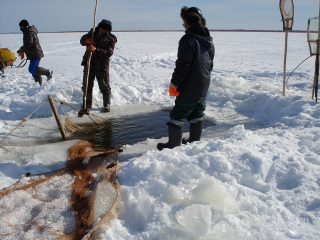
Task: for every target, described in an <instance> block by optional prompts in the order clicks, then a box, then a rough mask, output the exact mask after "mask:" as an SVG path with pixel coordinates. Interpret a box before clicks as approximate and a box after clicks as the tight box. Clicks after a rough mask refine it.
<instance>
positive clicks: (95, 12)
mask: <svg viewBox="0 0 320 240" xmlns="http://www.w3.org/2000/svg"><path fill="white" fill-rule="evenodd" d="M97 8H98V0H96V7H95V9H94V20H93V30H92V38H93V37H94V31H95V29H96V16H97ZM91 56H92V52H89V58H88V63H87V69H86V82H85V86H84V88H85V89H84V94H83V107H82V110H84V109H86V108H87V106H86V100H87V91H88V79H89V72H90V61H91Z"/></svg>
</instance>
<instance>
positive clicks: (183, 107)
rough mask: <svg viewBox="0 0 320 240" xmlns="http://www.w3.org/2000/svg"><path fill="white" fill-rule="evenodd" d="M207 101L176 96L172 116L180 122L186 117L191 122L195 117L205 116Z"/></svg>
mask: <svg viewBox="0 0 320 240" xmlns="http://www.w3.org/2000/svg"><path fill="white" fill-rule="evenodd" d="M205 109H206V102H205V101H201V102H190V101H188V100H185V99H183V98H181V97H179V96H178V97H176V101H175V105H174V107H173V109H172V110H171V112H170V118H171V119H172V120H176V121H179V122H184V121H185V120H186V119H187V120H188V121H189V122H190V121H192V120H194V119H200V118H202V117H203V116H204V110H205Z"/></svg>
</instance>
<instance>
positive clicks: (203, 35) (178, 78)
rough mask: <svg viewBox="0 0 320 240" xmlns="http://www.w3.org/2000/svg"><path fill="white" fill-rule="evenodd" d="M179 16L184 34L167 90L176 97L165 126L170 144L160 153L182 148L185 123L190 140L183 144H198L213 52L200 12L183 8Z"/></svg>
mask: <svg viewBox="0 0 320 240" xmlns="http://www.w3.org/2000/svg"><path fill="white" fill-rule="evenodd" d="M180 16H181V18H182V20H183V26H184V27H185V29H186V31H185V35H184V36H183V37H182V38H181V39H180V41H179V47H178V59H177V60H176V68H175V69H174V72H173V74H172V78H171V83H170V87H169V94H170V96H175V97H176V100H175V106H174V107H173V109H172V111H171V113H170V118H171V120H170V121H169V122H168V123H167V125H168V132H169V141H168V142H167V143H159V144H158V145H157V148H158V150H160V151H161V150H162V149H164V148H174V147H177V146H180V145H181V140H182V133H183V124H184V121H185V120H186V119H187V120H188V121H189V123H190V136H189V139H183V140H182V143H184V144H186V143H187V142H193V141H199V140H200V138H201V134H202V127H203V116H204V111H205V108H206V103H205V100H206V97H207V92H208V89H209V85H210V78H211V71H212V69H213V58H214V53H215V49H214V45H213V42H212V37H211V36H210V32H209V30H208V29H207V28H206V27H205V26H206V20H205V18H204V17H203V16H202V12H201V10H200V9H198V8H196V7H191V8H188V7H183V8H182V9H181V13H180Z"/></svg>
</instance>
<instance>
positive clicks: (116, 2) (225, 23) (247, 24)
mask: <svg viewBox="0 0 320 240" xmlns="http://www.w3.org/2000/svg"><path fill="white" fill-rule="evenodd" d="M293 2H294V20H295V23H294V25H293V30H306V28H307V23H308V19H309V18H312V17H316V16H318V15H319V0H294V1H293ZM95 3H96V0H52V1H47V0H0V6H1V14H0V33H11V32H19V26H18V25H19V22H20V20H22V19H27V20H28V21H29V23H30V24H31V25H35V26H36V27H37V29H38V30H39V32H56V31H87V30H89V29H90V28H91V27H92V26H93V18H94V8H95ZM182 6H187V7H192V6H196V7H198V8H200V9H201V10H202V12H203V16H204V17H205V18H206V20H207V25H208V28H209V29H246V30H282V23H281V21H280V20H281V15H280V10H279V0H210V1H209V0H204V1H201V0H198V1H189V0H187V1H180V0H171V1H170V0H138V1H135V0H113V1H108V0H99V1H98V10H97V22H99V21H101V20H102V19H108V20H110V21H112V23H113V29H114V30H117V31H122V30H183V28H182V26H181V23H182V21H181V19H180V16H179V14H180V9H181V7H182Z"/></svg>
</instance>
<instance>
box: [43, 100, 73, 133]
mask: <svg viewBox="0 0 320 240" xmlns="http://www.w3.org/2000/svg"><path fill="white" fill-rule="evenodd" d="M48 100H49V103H50V106H51V109H52V112H53V115H54V117H55V119H56V122H57V124H58V128H59V130H60V133H61V136H62V138H63V139H67V138H68V137H67V134H66V132H65V131H64V128H63V124H62V122H61V119H60V116H59V114H58V111H57V108H56V105H54V102H53V99H52V97H51V96H48Z"/></svg>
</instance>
